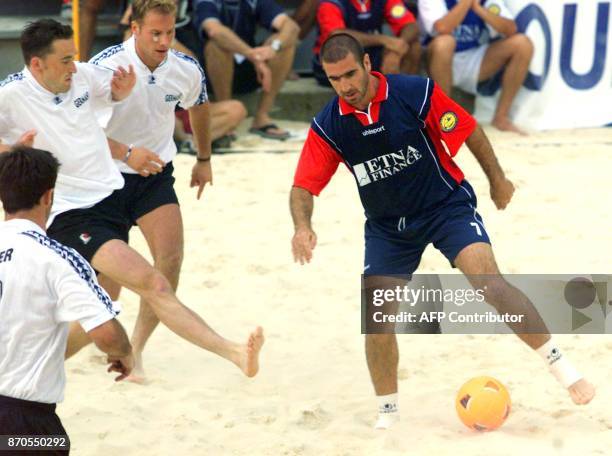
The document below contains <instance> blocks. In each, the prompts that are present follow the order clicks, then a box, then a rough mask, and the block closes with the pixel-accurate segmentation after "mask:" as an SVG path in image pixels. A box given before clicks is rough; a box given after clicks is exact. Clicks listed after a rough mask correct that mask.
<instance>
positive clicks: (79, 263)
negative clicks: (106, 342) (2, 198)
mask: <svg viewBox="0 0 612 456" xmlns="http://www.w3.org/2000/svg"><path fill="white" fill-rule="evenodd" d="M118 313H119V308H118V306H117V305H116V304H115V303H113V302H112V301H111V299H110V298H109V297H108V295H107V294H106V292H104V290H103V289H102V288H100V286H99V285H98V282H97V280H96V275H95V273H94V271H93V270H92V269H91V266H90V265H89V263H87V261H85V260H84V259H83V257H81V256H80V255H79V254H78V253H77V252H76V251H75V250H73V249H71V248H68V247H65V246H64V245H62V244H60V243H59V242H57V241H54V240H52V239H50V238H48V237H47V236H46V235H45V234H44V231H43V230H41V229H40V227H39V226H38V225H36V224H35V223H33V222H31V221H29V220H24V219H14V220H10V221H8V222H2V223H0V394H1V395H3V396H8V397H14V398H17V399H25V400H28V401H36V402H44V403H49V404H52V403H57V402H61V401H62V400H63V398H64V386H65V383H66V376H65V373H64V353H65V351H66V340H67V338H68V322H70V321H78V322H79V323H80V324H81V326H82V327H83V329H84V330H85V331H87V332H89V331H91V330H92V329H94V328H96V327H97V326H100V325H101V324H103V323H105V322H107V321H109V320H111V319H112V318H114V317H115V316H116V315H117V314H118Z"/></svg>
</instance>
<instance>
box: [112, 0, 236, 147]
mask: <svg viewBox="0 0 612 456" xmlns="http://www.w3.org/2000/svg"><path fill="white" fill-rule="evenodd" d="M176 3H177V10H176V32H177V35H178V34H179V31H181V32H182V33H181V36H182V37H184V38H185V39H186V41H188V42H189V43H185V44H183V43H182V42H180V41H179V40H178V39H177V38H176V37H175V39H174V40H173V41H172V46H171V47H172V49H174V50H176V51H179V52H182V53H183V54H187V55H188V56H190V57H192V58H194V59H196V60H199V59H198V58H197V56H196V54H195V53H196V52H197V50H198V49H190V48H189V47H188V46H190V47H191V48H193V47H196V46H197V44H198V43H197V40H196V42H194V40H192V39H190V34H189V31H192V30H193V28H192V27H191V19H190V17H189V15H188V10H187V7H188V0H176ZM131 15H132V6H131V5H129V6H128V7H127V9H126V11H125V13H124V14H123V17H122V18H121V22H120V28H121V29H123V30H124V35H123V38H124V40H127V39H129V38H130V36H131V35H132V31H131V29H130V27H129V24H130V22H131ZM196 38H197V37H196ZM209 104H210V136H211V141H212V147H213V152H214V151H215V149H217V148H229V147H230V146H231V143H232V141H233V140H234V139H235V135H234V130H235V129H236V128H237V127H238V125H240V123H241V122H242V121H243V120H244V119H245V118H246V116H247V110H246V107H245V106H244V105H243V104H242V103H241V102H240V101H238V100H224V101H217V102H209ZM174 139H175V141H176V142H177V148H178V151H179V152H180V153H188V154H192V155H196V151H195V150H194V147H193V138H192V130H191V124H190V122H189V115H188V113H187V111H185V110H183V109H180V108H179V109H178V110H177V111H176V126H175V130H174Z"/></svg>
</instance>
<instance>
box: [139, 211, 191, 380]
mask: <svg viewBox="0 0 612 456" xmlns="http://www.w3.org/2000/svg"><path fill="white" fill-rule="evenodd" d="M136 223H137V224H138V226H139V227H140V231H142V234H143V235H144V237H145V239H146V241H147V244H148V245H149V250H150V251H151V255H152V256H153V261H154V264H153V265H154V267H155V269H157V270H158V271H159V272H161V273H162V274H163V275H164V276H165V277H166V279H168V282H169V283H170V286H171V287H172V290H173V291H174V292H176V289H177V287H178V281H179V274H180V271H181V264H182V263H183V219H182V217H181V211H180V209H179V206H178V205H177V204H166V205H164V206H161V207H158V208H157V209H155V210H153V211H151V212H149V213H148V214H146V215H144V216H142V217H140V218H139V219H138V220H137V221H136ZM158 323H159V319H158V318H157V316H156V315H155V312H153V309H151V306H149V304H148V303H147V302H146V301H145V300H144V299H141V300H140V309H139V311H138V317H137V318H136V324H135V325H134V332H133V334H132V340H131V342H132V348H133V351H134V361H135V366H134V371H133V372H132V375H131V376H130V377H131V378H130V379H131V380H132V381H135V382H144V381H145V373H144V368H143V362H142V352H143V351H144V347H145V344H146V343H147V341H148V340H149V337H151V334H153V331H154V330H155V328H156V327H157V324H158Z"/></svg>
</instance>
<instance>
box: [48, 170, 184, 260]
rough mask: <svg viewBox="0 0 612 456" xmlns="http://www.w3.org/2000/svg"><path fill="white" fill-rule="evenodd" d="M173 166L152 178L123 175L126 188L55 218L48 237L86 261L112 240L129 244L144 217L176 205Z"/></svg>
mask: <svg viewBox="0 0 612 456" xmlns="http://www.w3.org/2000/svg"><path fill="white" fill-rule="evenodd" d="M173 171H174V167H173V166H172V162H170V163H168V164H167V165H166V166H165V168H164V170H163V171H162V172H161V173H159V174H156V175H154V176H149V177H142V176H140V175H138V174H123V178H124V180H125V185H124V186H123V188H122V189H119V190H115V191H114V192H113V193H111V194H110V195H109V196H108V197H106V198H104V199H103V200H102V201H100V202H99V203H98V204H96V205H95V206H93V207H90V208H87V209H73V210H71V211H68V212H64V213H62V214H60V215H58V216H57V217H56V218H55V220H53V223H52V224H51V226H50V227H49V228H48V229H47V235H48V236H49V237H51V238H53V239H55V240H56V241H59V242H61V243H62V244H64V245H66V246H68V247H72V248H73V249H75V250H76V251H77V252H79V253H80V254H81V255H82V256H83V257H84V258H85V259H86V260H87V261H89V262H90V263H91V260H92V258H93V256H94V255H95V253H96V252H97V251H98V250H99V249H100V247H102V245H104V244H106V243H107V242H108V241H111V240H113V239H119V240H122V241H124V242H126V243H127V242H128V241H129V232H130V229H131V228H132V226H134V225H136V221H137V220H138V219H139V218H140V217H142V216H143V215H146V214H148V213H149V212H152V211H153V210H155V209H157V208H158V207H161V206H164V205H166V204H178V198H177V196H176V192H175V191H174V180H175V179H174V176H173V175H172V174H173Z"/></svg>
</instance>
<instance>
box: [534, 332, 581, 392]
mask: <svg viewBox="0 0 612 456" xmlns="http://www.w3.org/2000/svg"><path fill="white" fill-rule="evenodd" d="M536 352H538V354H539V355H540V356H541V357H542V359H543V360H544V362H545V363H546V364H547V365H548V368H549V369H550V371H551V373H552V374H553V375H554V376H555V378H556V379H557V381H558V382H559V383H561V385H562V386H563V387H564V388H569V387H570V386H572V385H573V384H574V383H576V382H577V381H578V380H580V379H581V378H582V374H581V373H580V372H578V371H577V370H576V368H575V367H574V366H573V364H572V363H571V362H570V360H569V359H567V356H565V355H563V354H562V353H561V350H560V349H559V347H557V345H555V343H554V342H553V340H552V338H551V339H549V341H548V342H546V343H545V344H544V345H542V346H541V347H540V348H538V349H536Z"/></svg>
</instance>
